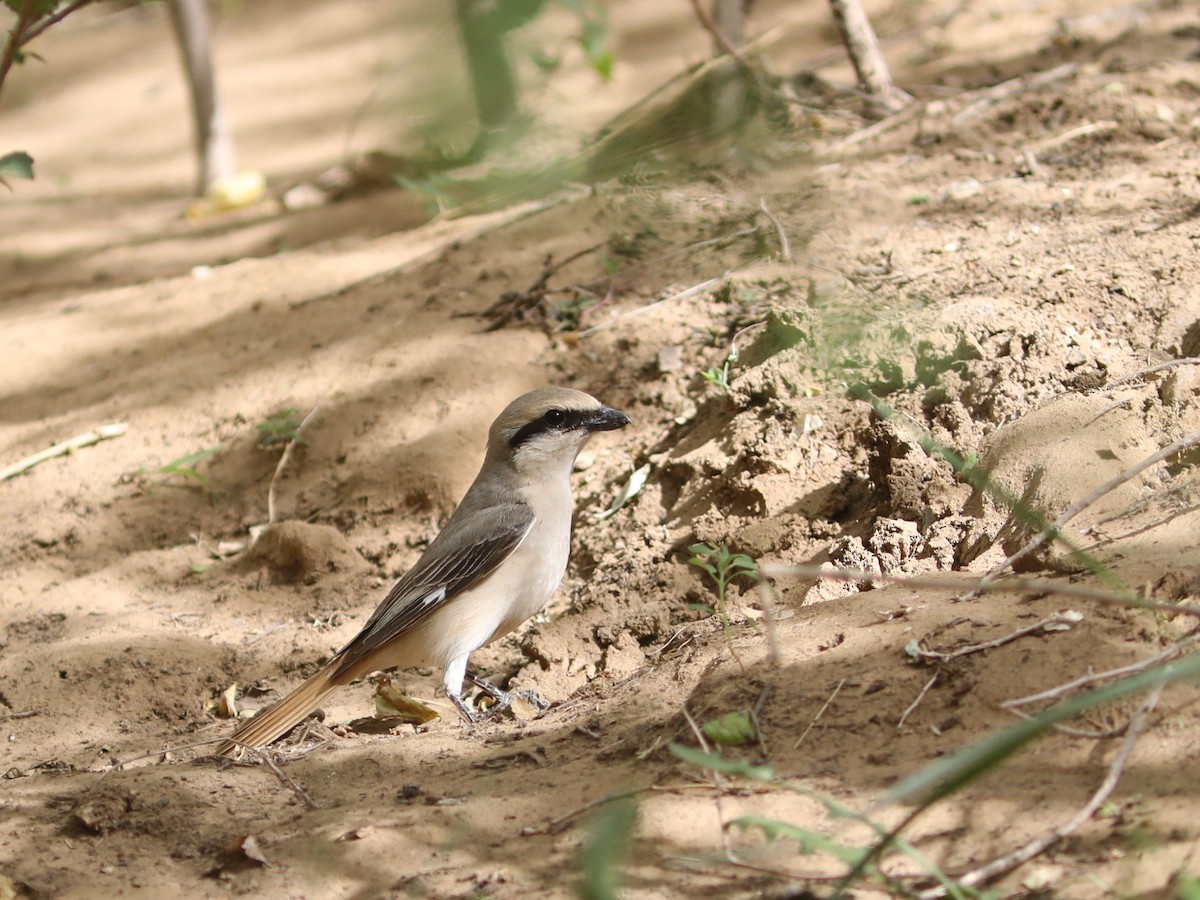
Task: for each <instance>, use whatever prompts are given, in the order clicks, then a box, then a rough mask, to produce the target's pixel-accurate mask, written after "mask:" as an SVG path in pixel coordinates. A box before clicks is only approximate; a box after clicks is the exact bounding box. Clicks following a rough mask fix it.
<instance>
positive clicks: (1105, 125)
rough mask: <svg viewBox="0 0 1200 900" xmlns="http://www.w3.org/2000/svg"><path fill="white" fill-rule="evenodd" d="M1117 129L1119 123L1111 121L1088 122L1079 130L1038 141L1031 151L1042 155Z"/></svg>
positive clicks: (1074, 129)
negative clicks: (1065, 145) (1073, 142)
mask: <svg viewBox="0 0 1200 900" xmlns="http://www.w3.org/2000/svg"><path fill="white" fill-rule="evenodd" d="M1117 127H1118V126H1117V123H1116V122H1114V121H1112V120H1111V119H1105V120H1103V121H1100V122H1086V123H1084V124H1083V125H1080V126H1078V127H1077V128H1072V129H1070V130H1069V131H1064V132H1063V133H1062V134H1060V135H1057V136H1055V137H1052V138H1047V139H1046V140H1044V141H1038V142H1037V143H1036V144H1034V145H1033V147H1032V148H1031V149H1032V151H1033V153H1034V154H1042V153H1045V152H1046V151H1047V150H1054V149H1055V148H1057V147H1061V146H1062V145H1063V144H1069V143H1070V142H1071V141H1077V140H1079V139H1080V138H1083V137H1091V136H1092V135H1093V134H1108V132H1110V131H1116V130H1117Z"/></svg>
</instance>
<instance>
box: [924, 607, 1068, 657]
mask: <svg viewBox="0 0 1200 900" xmlns="http://www.w3.org/2000/svg"><path fill="white" fill-rule="evenodd" d="M1082 620H1083V616H1082V615H1081V614H1080V613H1077V612H1075V611H1074V610H1071V609H1068V610H1066V611H1065V612H1056V613H1051V614H1050V615H1048V616H1046V618H1044V619H1042V620H1041V621H1040V622H1034V623H1033V624H1032V625H1026V626H1025V627H1024V628H1018V629H1017V630H1016V631H1013V632H1010V633H1008V634H1005V635H1002V636H1000V637H998V638H994V639H992V640H990V641H980V642H979V643H976V644H968V645H966V646H965V647H959V648H958V649H957V650H953V651H951V652H949V653H942V652H940V651H938V650H926V649H924V648H923V647H921V646H917V647H916V648H915V649H914V650H913V652H914V653H915V654H916V655H917V656H919V657H921V658H922V659H935V660H938V661H939V662H948V661H950V660H952V659H958V658H959V657H960V656H967V655H968V654H971V653H979V652H981V651H983V650H994V649H995V648H997V647H1003V646H1004V645H1005V644H1010V643H1012V642H1013V641H1015V640H1017V638H1022V637H1025V636H1026V635H1029V634H1036V633H1037V632H1039V631H1067V630H1069V629H1070V627H1071V626H1072V625H1076V624H1078V623H1079V622H1080V621H1082ZM1055 625H1057V626H1058V627H1057V628H1051V626H1055Z"/></svg>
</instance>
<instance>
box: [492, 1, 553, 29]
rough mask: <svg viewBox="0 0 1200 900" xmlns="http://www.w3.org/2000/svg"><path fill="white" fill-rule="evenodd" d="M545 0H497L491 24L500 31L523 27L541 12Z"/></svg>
mask: <svg viewBox="0 0 1200 900" xmlns="http://www.w3.org/2000/svg"><path fill="white" fill-rule="evenodd" d="M544 5H545V0H497V2H496V5H495V7H494V12H493V13H492V24H493V25H495V27H496V29H497V30H498V31H500V32H505V31H516V30H517V29H518V28H524V27H525V26H526V25H528V24H529V23H530V22H532V21H533V20H534V19H536V18H537V17H538V15H540V14H541V12H542V7H543V6H544Z"/></svg>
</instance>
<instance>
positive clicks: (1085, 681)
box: [1000, 634, 1200, 709]
mask: <svg viewBox="0 0 1200 900" xmlns="http://www.w3.org/2000/svg"><path fill="white" fill-rule="evenodd" d="M1198 641H1200V634H1193V635H1190V636H1189V637H1187V638H1185V639H1184V640H1182V641H1180V642H1179V643H1178V644H1175V645H1174V646H1172V647H1169V648H1168V649H1166V650H1164V651H1163V652H1162V653H1159V654H1158V655H1157V656H1151V657H1150V658H1149V659H1143V660H1142V661H1141V662H1135V663H1130V664H1129V665H1127V666H1121V667H1120V668H1117V669H1108V670H1107V671H1104V672H1088V673H1087V674H1086V675H1080V676H1079V677H1078V678H1075V679H1073V680H1072V681H1068V682H1066V683H1065V684H1060V685H1059V686H1058V687H1053V688H1049V689H1047V690H1044V691H1039V692H1038V693H1036V694H1029V695H1028V696H1026V697H1018V698H1016V699H1015V700H1005V701H1004V702H1003V703H1001V704H1000V706H1001V707H1003V708H1004V709H1014V708H1015V707H1018V706H1028V705H1029V704H1031V703H1041V702H1042V701H1043V700H1058V699H1060V698H1061V697H1063V696H1065V695H1067V694H1069V693H1071V692H1072V691H1075V690H1077V689H1079V688H1083V687H1087V686H1088V685H1092V684H1096V683H1097V682H1100V681H1110V680H1112V679H1113V678H1121V677H1123V676H1125V675H1134V674H1136V673H1138V672H1142V671H1145V670H1146V669H1152V668H1154V667H1155V666H1157V665H1158V664H1159V663H1163V662H1166V661H1167V660H1169V659H1172V658H1173V657H1175V656H1178V655H1179V654H1180V653H1181V652H1183V650H1184V649H1186V648H1187V647H1188V646H1190V645H1192V644H1195V643H1197V642H1198Z"/></svg>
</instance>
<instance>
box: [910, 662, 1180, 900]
mask: <svg viewBox="0 0 1200 900" xmlns="http://www.w3.org/2000/svg"><path fill="white" fill-rule="evenodd" d="M1164 687H1165V685H1161V684H1160V685H1158V686H1157V687H1156V688H1154V689H1153V690H1152V691H1151V692H1150V694H1149V695H1148V696H1147V697H1146V699H1145V700H1144V701H1143V702H1142V705H1141V706H1140V707H1139V708H1138V711H1137V712H1136V713H1134V714H1133V718H1132V719H1131V720H1130V722H1129V729H1128V731H1127V732H1126V734H1125V740H1124V741H1122V742H1121V746H1120V747H1119V748H1118V749H1117V754H1116V756H1115V757H1113V761H1112V763H1111V764H1110V765H1109V767H1108V773H1107V774H1106V775H1105V776H1104V780H1103V781H1102V782H1101V783H1100V786H1099V787H1098V788H1097V789H1096V792H1095V793H1094V794H1092V797H1091V799H1090V800H1088V802H1087V803H1086V804H1084V806H1083V808H1082V809H1080V810H1079V811H1078V812H1077V813H1076V814H1075V815H1074V816H1072V817H1071V818H1070V819H1069V820H1067V821H1066V822H1064V823H1063V824H1062V825H1059V826H1058V827H1057V828H1053V829H1051V830H1050V831H1048V832H1046V833H1045V834H1043V835H1040V836H1038V837H1036V838H1034V839H1033V840H1031V841H1029V842H1028V843H1026V844H1024V845H1023V846H1021V847H1018V848H1017V849H1015V850H1013V851H1012V852H1011V853H1006V854H1004V855H1003V856H1000V857H997V858H996V859H994V860H992V861H991V862H989V863H987V864H985V865H982V866H979V867H978V868H975V869H972V870H971V871H970V872H967V873H966V874H964V875H961V876H959V878H958V879H957V882H958V884H960V885H962V886H963V887H968V888H970V887H975V886H976V885H980V884H987V883H989V882H991V881H995V880H996V879H997V878H999V877H1001V876H1002V875H1006V874H1008V873H1009V872H1011V871H1012V870H1013V869H1015V868H1017V867H1018V866H1022V865H1024V864H1025V863H1027V862H1029V860H1031V859H1033V858H1034V857H1036V856H1040V855H1041V854H1043V853H1045V852H1046V851H1047V850H1049V849H1050V848H1051V847H1053V846H1054V845H1055V844H1058V843H1059V842H1060V841H1063V840H1065V839H1066V838H1068V837H1070V836H1071V835H1072V834H1074V833H1075V832H1076V831H1078V830H1079V828H1080V827H1081V826H1082V825H1083V824H1084V823H1085V822H1087V821H1088V819H1090V818H1091V817H1092V816H1093V815H1095V813H1096V810H1098V809H1099V808H1100V807H1101V805H1103V803H1104V801H1106V800H1107V799H1108V798H1109V795H1111V794H1112V792H1113V790H1114V789H1116V786H1117V784H1118V782H1120V780H1121V775H1122V773H1124V771H1125V766H1126V765H1127V764H1128V762H1129V757H1130V755H1131V754H1132V753H1133V748H1134V746H1135V745H1136V744H1137V742H1138V738H1140V737H1141V736H1142V731H1143V730H1144V729H1145V727H1146V720H1147V718H1148V717H1149V715H1150V713H1151V712H1153V711H1154V707H1155V706H1157V705H1158V701H1159V698H1160V697H1162V692H1163V688H1164ZM944 896H946V889H945V888H944V887H936V888H932V889H930V890H928V891H924V892H923V893H921V894H919V895H918V897H920V898H921V900H937V898H939V897H944Z"/></svg>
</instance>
